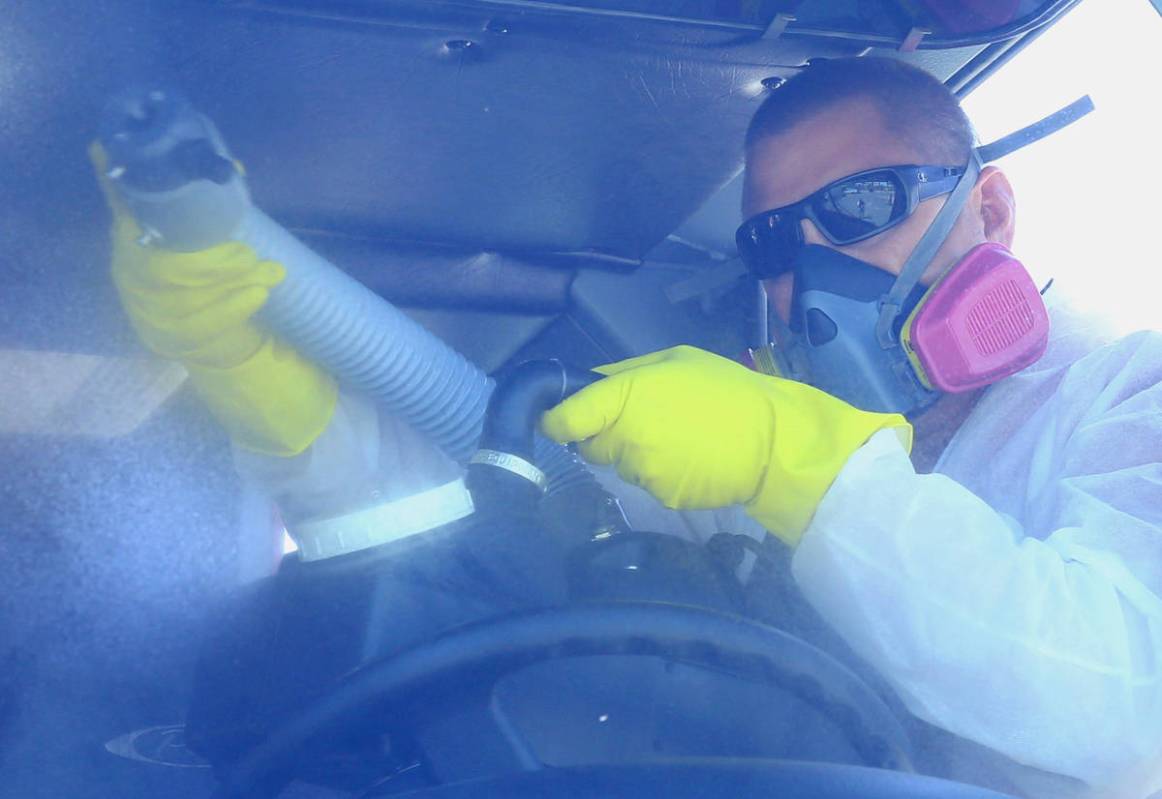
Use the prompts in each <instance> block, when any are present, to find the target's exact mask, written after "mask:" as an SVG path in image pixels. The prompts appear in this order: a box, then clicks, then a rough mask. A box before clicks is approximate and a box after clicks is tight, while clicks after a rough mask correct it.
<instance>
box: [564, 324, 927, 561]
mask: <svg viewBox="0 0 1162 799" xmlns="http://www.w3.org/2000/svg"><path fill="white" fill-rule="evenodd" d="M597 371H599V372H602V373H604V374H606V375H608V377H605V378H603V379H602V380H599V381H598V382H596V383H594V384H593V385H591V386H589V387H587V388H585V389H583V390H581V391H580V392H578V393H577V394H575V395H574V396H572V397H570V398H569V399H567V400H565V401H564V402H562V403H561V404H560V405H558V406H557V407H555V408H553V409H552V410H550V411H549V412H548V413H546V414H545V415H544V416H543V417H542V418H541V429H542V431H543V432H544V433H545V435H547V436H549V437H550V438H552V439H554V440H556V441H558V442H560V443H568V442H572V441H579V442H581V443H580V445H579V449H580V452H581V454H582V455H583V456H584V457H585V458H586V459H587V460H589V461H591V462H593V463H599V464H614V465H615V466H616V467H617V471H618V473H619V474H620V475H621V476H622V478H624V479H625V480H627V481H629V482H630V483H633V484H635V485H638V486H641V487H642V488H645V489H646V490H647V491H649V492H650V493H651V494H653V495H654V496H655V497H657V499H658V500H659V501H661V502H662V504H664V505H665V506H666V507H669V508H677V509H698V508H719V507H725V506H727V505H735V504H742V505H743V506H745V508H746V510H747V513H748V514H749V515H750V516H751V517H752V518H754V519H755V520H756V521H758V522H759V523H760V524H762V525H763V526H764V527H765V528H766V529H768V530H769V531H771V532H772V533H773V534H774V535H776V536H778V537H779V538H780V539H782V540H783V541H785V542H786V543H787V544H789V545H791V546H794V545H795V544H797V543H798V542H799V539H800V538H801V537H802V535H803V531H804V530H805V529H806V528H807V525H808V524H810V522H811V517H812V515H813V514H814V513H815V508H816V507H817V506H818V505H819V502H820V501H821V500H822V499H823V495H824V494H825V493H826V491H827V489H828V488H829V487H830V486H831V483H832V482H834V480H835V477H836V475H837V474H839V470H840V469H841V468H843V464H844V463H845V462H846V461H847V459H848V457H849V456H850V455H851V454H852V453H853V452H855V450H857V449H858V448H859V447H860V446H862V445H863V444H864V442H866V441H867V440H868V438H870V437H871V436H872V434H873V433H875V432H876V431H878V430H881V429H884V428H892V429H895V430H896V431H897V433H898V434H899V435H900V439H901V442H902V443H903V444H904V446H905V447H906V448H908V449H910V448H911V441H912V428H911V425H909V424H908V423H907V421H905V419H904V417H903V416H900V415H899V414H883V413H868V412H866V411H861V410H858V409H857V408H853V407H852V406H850V405H848V404H847V403H845V402H843V401H842V400H838V399H836V398H835V397H832V396H830V395H829V394H825V393H823V392H822V391H819V390H818V389H815V388H812V387H811V386H808V385H805V384H803V383H796V382H794V381H791V380H784V379H783V378H779V377H770V376H767V375H762V374H759V373H757V372H752V371H751V370H749V369H747V368H746V367H745V366H742V365H741V364H738V363H735V362H734V361H731V360H728V359H726V358H722V357H719V356H717V355H714V354H712V353H709V352H705V351H703V350H699V349H696V348H694V347H675V348H673V349H669V350H663V351H662V352H655V353H652V354H650V355H643V356H641V357H640V358H630V359H629V360H626V361H620V362H618V363H615V364H610V365H609V366H604V367H600V368H599V369H598V370H597Z"/></svg>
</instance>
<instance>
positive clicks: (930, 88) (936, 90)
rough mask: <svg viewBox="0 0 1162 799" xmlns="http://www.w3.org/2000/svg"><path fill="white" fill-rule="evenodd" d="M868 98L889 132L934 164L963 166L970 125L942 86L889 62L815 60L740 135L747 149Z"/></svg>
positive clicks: (776, 92)
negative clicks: (839, 105) (828, 111)
mask: <svg viewBox="0 0 1162 799" xmlns="http://www.w3.org/2000/svg"><path fill="white" fill-rule="evenodd" d="M856 99H868V100H871V101H872V102H873V103H874V104H875V105H876V107H877V108H878V110H879V112H880V115H881V116H882V117H883V120H884V125H885V126H886V127H887V129H888V130H889V131H891V132H892V133H894V134H896V135H898V136H900V137H901V138H902V139H904V140H905V141H907V142H908V143H909V144H911V145H913V146H915V147H916V148H917V149H919V150H920V152H921V153H922V154H923V155H924V157H925V158H929V159H932V160H933V162H934V163H940V164H945V165H949V166H951V165H958V164H963V163H966V162H967V161H968V155H969V152H970V151H971V149H972V147H973V145H974V143H975V139H976V136H975V133H974V131H973V129H972V123H971V122H969V121H968V117H967V116H966V115H965V113H964V110H963V109H962V108H961V107H960V102H959V101H958V100H957V99H956V95H954V94H953V93H952V92H951V91H949V89H948V87H947V86H945V85H944V84H943V83H941V82H940V81H939V80H937V79H936V78H935V77H934V76H932V75H931V74H929V73H928V72H925V71H924V70H922V69H920V68H918V67H914V66H912V65H910V64H906V63H904V62H903V61H898V60H896V59H894V58H881V57H852V58H834V59H825V60H815V61H812V62H811V64H810V65H809V66H808V67H806V68H805V69H803V71H802V72H800V73H798V74H797V75H795V76H794V77H792V78H791V79H790V80H788V81H787V82H786V83H785V84H783V85H782V86H779V87H778V88H776V89H773V90H771V95H770V96H769V97H768V98H767V99H766V100H764V101H763V104H762V105H761V106H759V110H758V111H757V112H755V115H754V117H753V118H752V119H751V121H750V127H749V128H748V129H747V133H746V146H747V148H748V149H749V148H750V147H751V146H753V145H754V144H755V143H756V142H758V141H760V140H762V139H765V138H767V137H769V136H777V135H779V134H782V133H785V132H786V131H787V130H789V129H790V128H791V127H792V126H794V125H795V124H796V123H798V122H801V121H802V120H804V119H806V118H808V117H810V116H813V115H814V114H816V113H819V112H820V111H823V110H825V109H828V108H830V107H832V106H834V105H835V104H837V103H840V102H844V101H847V100H856Z"/></svg>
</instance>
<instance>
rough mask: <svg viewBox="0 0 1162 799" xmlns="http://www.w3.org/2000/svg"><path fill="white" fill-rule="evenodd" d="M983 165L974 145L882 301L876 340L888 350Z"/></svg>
mask: <svg viewBox="0 0 1162 799" xmlns="http://www.w3.org/2000/svg"><path fill="white" fill-rule="evenodd" d="M981 166H982V164H981V160H980V156H979V155H978V154H977V151H976V149H973V151H972V152H971V154H970V155H969V158H968V164H967V165H966V166H965V169H964V174H963V175H962V176H961V178H960V182H959V183H957V184H956V188H955V189H953V190H952V194H950V195H948V199H947V200H946V201H945V202H944V207H943V208H941V209H940V212H939V213H938V214H936V218H935V219H933V220H932V224H930V225H929V226H928V229H927V230H926V231H924V235H923V236H922V237H921V238H920V241H919V242H917V244H916V246H915V248H913V250H912V253H911V254H910V255H909V256H908V260H907V261H905V262H904V268H903V269H901V270H900V274H899V277H897V278H896V282H895V283H893V284H892V288H891V290H890V291H889V292H888V293H887V295H886V296H885V297H884V299H883V300H882V301H881V303H880V316H879V319H878V320H877V321H876V340H877V341H878V342H879V345H880V346H881V347H883V348H884V349H885V350H886V349H891V348H892V347H895V346H897V345H898V343H899V342H898V341H897V340H896V336H895V331H894V326H895V325H894V323H895V321H896V319H897V318H898V317H899V316H900V313H901V312H902V310H903V308H904V302H905V300H906V299H907V298H908V294H910V293H911V291H912V289H914V288H915V287H916V284H917V283H919V282H920V277H921V276H922V275H923V274H924V270H925V269H927V268H928V264H929V263H931V262H932V258H933V257H934V256H935V255H936V251H937V250H939V249H940V245H942V244H943V243H944V240H945V239H946V238H948V234H949V233H951V232H952V228H953V226H955V225H956V220H957V219H959V218H960V212H961V210H962V209H963V208H964V206H965V203H967V202H968V195H969V194H970V193H971V192H972V188H973V186H975V185H976V178H977V176H978V175H979V174H980V170H981Z"/></svg>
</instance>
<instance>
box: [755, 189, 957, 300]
mask: <svg viewBox="0 0 1162 799" xmlns="http://www.w3.org/2000/svg"><path fill="white" fill-rule="evenodd" d="M963 174H964V168H963V167H950V166H887V167H879V168H877V169H869V170H866V171H864V172H857V173H856V174H854V175H848V176H847V177H845V178H840V179H839V180H837V181H835V182H834V183H829V184H828V185H826V186H824V187H823V188H821V189H819V191H817V192H815V193H813V194H811V195H809V196H807V197H804V198H803V199H802V200H799V202H796V203H792V204H791V205H785V206H783V207H782V208H775V209H773V210H771V211H763V212H762V213H761V214H755V215H754V216H752V217H751V218H750V219H748V220H746V221H745V222H743V223H742V225H741V226H740V227H739V229H738V232H737V233H735V236H734V239H735V242H736V243H737V244H738V255H739V257H740V258H741V259H742V262H743V264H745V265H746V267H747V269H749V270H750V272H751V274H752V275H754V277H756V278H759V279H762V278H770V277H776V276H777V275H781V274H783V273H784V272H786V271H788V270H789V269H790V267H791V262H792V260H793V259H794V257H795V253H796V252H797V251H798V249H799V247H801V246H803V226H802V225H801V224H800V223H801V222H802V220H804V219H810V220H811V221H812V222H813V223H814V224H815V227H816V228H817V229H818V230H819V232H820V233H822V234H823V236H824V237H826V239H827V240H828V241H830V242H831V243H832V244H836V245H844V244H854V243H855V242H857V241H863V240H864V239H867V238H871V237H872V236H875V235H878V234H880V233H883V232H884V231H885V230H888V229H889V228H891V227H894V226H895V225H898V224H899V223H900V222H903V221H904V220H905V219H907V218H908V216H909V215H911V213H912V212H913V211H915V210H916V206H917V205H919V204H920V203H921V202H923V201H924V200H927V199H928V198H930V197H937V196H939V195H941V194H948V193H949V192H951V191H952V190H953V189H954V188H956V184H957V183H958V182H959V180H960V176H961V175H963Z"/></svg>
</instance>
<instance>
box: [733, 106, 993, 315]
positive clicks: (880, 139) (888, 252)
mask: <svg viewBox="0 0 1162 799" xmlns="http://www.w3.org/2000/svg"><path fill="white" fill-rule="evenodd" d="M929 161H930V159H929V158H926V157H925V156H924V154H923V153H922V152H920V151H919V150H918V149H917V148H916V147H915V146H913V145H910V144H909V143H907V142H905V141H903V140H902V139H900V137H899V136H897V135H893V134H892V133H891V132H890V131H888V130H887V129H886V127H885V126H884V124H883V122H882V120H881V117H880V114H879V111H878V110H877V109H876V107H875V105H874V104H873V103H872V102H870V101H868V100H852V101H847V102H843V103H839V104H837V105H834V106H832V107H830V108H826V109H824V110H823V111H821V112H819V113H818V114H816V115H815V116H812V117H808V118H807V119H805V120H803V121H802V122H800V123H798V124H797V125H795V126H794V127H793V128H791V129H790V130H788V131H787V132H786V133H784V134H782V135H779V136H773V137H768V138H766V139H762V140H760V141H758V142H757V143H756V144H755V145H754V146H753V147H751V148H750V150H749V151H748V152H747V164H746V176H745V181H744V184H743V207H742V213H743V218H746V219H749V218H750V217H751V216H754V215H755V214H758V213H761V212H762V211H767V210H770V209H772V208H779V207H781V206H785V205H789V204H791V203H793V202H796V201H798V200H801V199H803V198H804V197H806V196H807V195H808V194H811V193H812V192H814V191H816V190H817V189H820V188H822V187H823V186H825V185H827V184H828V183H831V182H832V181H835V180H838V179H839V178H842V177H846V176H847V175H851V174H854V173H856V172H860V171H862V170H865V169H872V168H875V167H882V166H895V165H902V164H918V165H920V164H927V163H929ZM939 166H960V164H939ZM993 176H995V177H999V178H1000V181H1001V182H1003V183H1004V187H1005V188H1006V189H1007V187H1008V184H1007V182H1006V181H1004V177H1003V175H1001V174H1000V173H999V172H996V171H995V170H986V172H985V173H984V174H982V178H981V180H980V181H978V185H977V188H976V189H974V191H973V193H972V196H971V197H970V198H969V201H968V203H967V204H966V206H965V210H964V211H963V212H962V213H961V216H960V219H959V220H958V221H957V224H956V226H955V227H954V228H953V231H952V233H951V234H950V235H949V237H948V239H947V240H946V241H945V242H944V245H943V246H942V247H941V248H940V250H939V251H938V252H937V253H936V256H935V258H933V260H932V263H931V264H930V265H929V267H928V269H927V270H926V271H925V273H924V275H923V277H922V278H921V282H922V283H929V282H931V281H932V280H934V279H935V278H936V277H937V276H938V275H939V274H940V273H941V272H943V271H944V269H945V268H947V267H948V266H951V265H952V264H953V263H955V262H956V261H957V260H959V259H960V258H961V257H962V256H963V255H964V254H965V253H966V252H968V250H970V249H971V248H972V247H973V246H975V245H977V244H980V243H982V242H984V241H986V240H987V239H988V238H990V237H989V236H987V235H986V230H985V228H986V225H985V222H984V216H985V215H987V214H985V215H982V209H981V205H982V192H981V183H982V182H987V180H988V179H989V178H990V177H993ZM1009 197H1010V199H1011V192H1010V193H1009ZM945 199H946V196H943V197H935V198H932V199H930V200H926V201H925V202H923V203H921V204H920V205H919V207H917V209H916V211H915V212H914V213H913V214H912V215H911V216H910V217H908V218H907V219H906V220H904V221H903V222H902V223H900V224H898V225H896V226H895V227H893V228H891V229H889V230H886V231H884V232H883V233H881V234H879V235H878V236H872V237H871V238H869V239H865V240H863V241H860V242H856V243H855V244H849V245H846V246H843V247H839V246H836V245H833V244H831V243H830V242H829V241H827V239H826V238H824V237H823V235H822V234H821V233H820V232H819V231H818V230H817V229H816V227H815V225H814V223H812V222H811V221H810V220H807V219H804V220H803V221H802V222H801V223H800V224H802V226H803V239H804V241H805V242H806V243H807V244H822V245H824V246H827V247H832V248H833V249H836V250H840V251H841V252H843V253H846V254H847V255H850V256H852V257H854V258H858V259H860V260H862V261H866V262H868V263H870V264H873V265H874V266H877V267H879V268H880V269H883V270H884V271H886V272H890V273H892V274H899V272H900V270H901V269H902V268H903V265H904V262H905V260H906V259H907V257H908V255H909V254H910V253H911V252H912V249H913V248H914V247H915V246H916V243H917V242H918V241H919V240H920V237H921V236H923V235H924V231H925V230H927V229H928V225H929V224H930V223H931V222H932V219H933V218H934V217H935V216H936V214H937V212H938V211H939V210H940V208H941V206H943V204H944V201H945ZM1008 239H1009V240H1011V227H1010V229H1009V235H1008ZM997 240H1000V239H997ZM1002 243H1004V244H1006V246H1008V244H1009V243H1010V241H1008V240H1005V241H1002ZM765 283H766V287H767V293H768V295H769V296H770V299H771V303H772V307H773V308H774V309H775V311H776V312H777V313H778V314H779V315H780V316H781V317H782V318H783V319H784V320H787V319H788V318H789V316H790V307H791V288H792V277H791V275H789V274H787V275H781V276H780V277H778V278H775V279H773V280H767V281H765Z"/></svg>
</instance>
